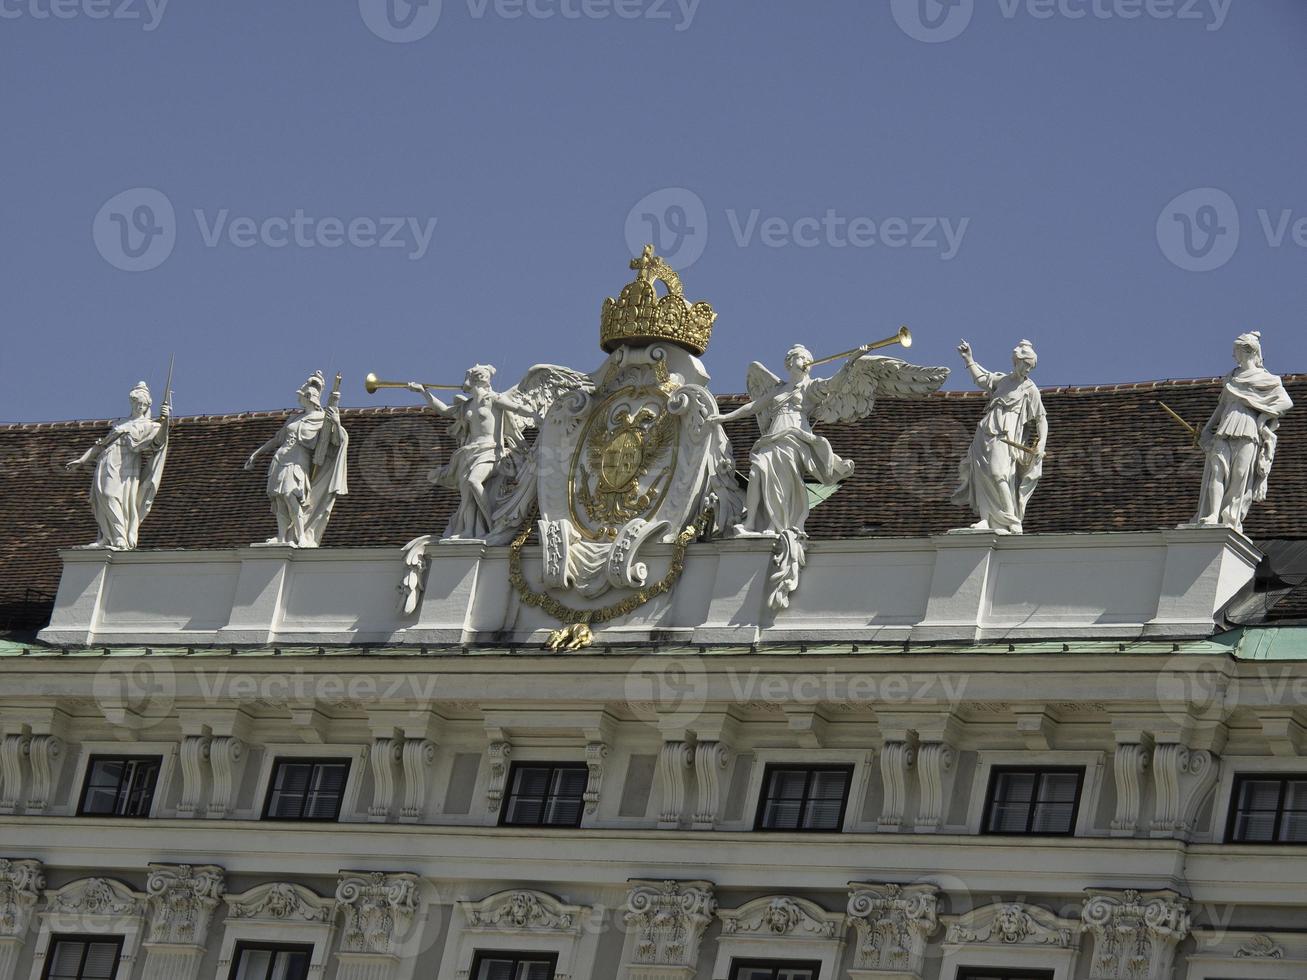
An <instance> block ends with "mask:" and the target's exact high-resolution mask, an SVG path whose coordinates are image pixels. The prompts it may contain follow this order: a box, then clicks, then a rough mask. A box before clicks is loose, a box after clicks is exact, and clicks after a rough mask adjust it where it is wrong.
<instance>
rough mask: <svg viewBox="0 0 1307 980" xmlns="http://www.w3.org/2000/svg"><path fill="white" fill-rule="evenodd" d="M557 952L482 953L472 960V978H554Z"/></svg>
mask: <svg viewBox="0 0 1307 980" xmlns="http://www.w3.org/2000/svg"><path fill="white" fill-rule="evenodd" d="M557 963H558V954H557V953H483V952H480V951H478V952H477V954H476V958H475V959H474V960H473V961H472V974H471V978H472V980H554V967H555V965H556V964H557Z"/></svg>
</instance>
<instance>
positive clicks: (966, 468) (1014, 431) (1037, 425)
mask: <svg viewBox="0 0 1307 980" xmlns="http://www.w3.org/2000/svg"><path fill="white" fill-rule="evenodd" d="M958 353H959V354H961V355H962V361H963V363H964V364H966V366H967V371H968V372H969V373H970V374H971V380H972V381H974V382H975V383H976V387H978V388H980V389H981V390H982V391H984V392H985V393H986V394H987V395H988V396H989V400H988V402H987V403H986V405H985V414H984V415H983V416H981V419H980V422H979V424H978V425H977V426H976V434H975V436H974V437H973V438H972V440H971V447H970V448H969V449H968V450H967V455H966V456H965V457H963V459H962V462H961V463H960V464H959V466H958V478H959V483H958V488H957V490H955V491H954V493H953V503H955V504H957V505H958V506H959V507H968V508H970V509H971V511H972V513H974V514H976V515H978V516H979V517H980V520H978V521H976V523H974V524H972V525H971V526H970V528H966V529H965V530H974V531H995V532H997V533H999V534H1020V533H1021V532H1022V522H1023V521H1024V519H1025V514H1026V505H1027V504H1028V503H1029V502H1030V497H1031V495H1032V494H1033V493H1034V492H1035V487H1036V485H1037V484H1038V483H1039V478H1040V476H1042V475H1043V471H1044V447H1045V446H1046V445H1047V443H1048V417H1047V416H1046V415H1045V414H1044V402H1043V400H1042V399H1041V398H1040V397H1039V388H1038V387H1037V386H1036V385H1035V383H1034V382H1033V381H1032V380H1030V372H1031V371H1033V370H1034V369H1035V365H1036V364H1038V363H1039V358H1038V357H1037V356H1036V354H1035V348H1034V345H1032V344H1031V343H1030V341H1028V340H1023V341H1021V343H1019V344H1017V346H1016V347H1015V348H1014V349H1013V351H1012V372H1011V373H1010V374H1003V373H1002V372H999V371H986V370H985V369H984V368H983V367H981V366H980V365H979V364H977V363H976V359H975V358H974V357H972V355H971V345H970V344H969V343H967V342H966V341H965V340H964V341H962V343H961V344H960V345H959V346H958Z"/></svg>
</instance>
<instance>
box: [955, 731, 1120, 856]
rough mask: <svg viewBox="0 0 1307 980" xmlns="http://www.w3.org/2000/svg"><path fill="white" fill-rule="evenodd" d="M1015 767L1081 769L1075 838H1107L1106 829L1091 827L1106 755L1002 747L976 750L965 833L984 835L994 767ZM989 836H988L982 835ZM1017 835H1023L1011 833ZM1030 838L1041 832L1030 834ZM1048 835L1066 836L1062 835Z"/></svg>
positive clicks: (1096, 806)
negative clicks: (1032, 750) (1081, 778)
mask: <svg viewBox="0 0 1307 980" xmlns="http://www.w3.org/2000/svg"><path fill="white" fill-rule="evenodd" d="M1013 766H1015V767H1019V768H1022V769H1059V768H1061V769H1068V768H1083V769H1084V770H1085V776H1084V779H1083V780H1082V781H1081V783H1080V805H1079V806H1078V807H1077V808H1076V823H1075V832H1074V833H1073V834H1071V835H1070V836H1071V838H1076V837H1107V836H1109V833H1108V830H1107V829H1106V828H1102V827H1095V826H1093V819H1094V814H1095V813H1097V812H1098V805H1099V802H1100V798H1101V797H1102V794H1103V782H1104V779H1105V778H1106V775H1107V768H1108V757H1107V754H1106V753H1104V752H1095V751H1088V752H1058V751H1052V752H1039V753H1037V752H1031V751H1029V750H1022V749H1016V750H1010V749H1005V750H1001V751H995V750H992V749H982V750H981V751H980V752H978V753H977V758H976V774H975V776H974V777H973V778H972V782H971V804H970V806H969V807H968V808H967V826H966V833H967V834H970V835H982V834H984V829H983V828H984V822H985V810H986V807H987V804H988V803H989V784H990V777H991V774H992V773H993V770H994V769H995V768H1008V767H1013ZM985 836H990V835H985ZM1015 836H1017V837H1021V836H1023V835H1020V834H1018V835H1015ZM1030 836H1032V837H1040V836H1043V835H1039V834H1032V835H1030ZM1050 836H1055V837H1066V836H1067V835H1065V834H1054V835H1050Z"/></svg>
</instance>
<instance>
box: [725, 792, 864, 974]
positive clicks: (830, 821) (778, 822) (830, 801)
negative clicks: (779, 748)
mask: <svg viewBox="0 0 1307 980" xmlns="http://www.w3.org/2000/svg"><path fill="white" fill-rule="evenodd" d="M851 775H852V773H851V771H850V770H849V769H847V768H838V769H836V768H818V767H814V768H811V769H797V768H792V767H786V768H783V769H771V768H769V769H768V770H767V771H766V775H765V777H764V779H763V789H764V793H765V795H764V796H763V799H762V800H761V801H760V803H759V807H758V823H757V826H758V828H759V829H760V830H839V829H840V824H841V822H842V820H841V818H842V816H843V812H844V802H845V800H846V799H847V798H848V792H849V780H850V778H851ZM749 968H750V969H752V967H749Z"/></svg>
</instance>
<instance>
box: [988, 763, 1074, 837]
mask: <svg viewBox="0 0 1307 980" xmlns="http://www.w3.org/2000/svg"><path fill="white" fill-rule="evenodd" d="M1084 778H1085V771H1084V770H1083V769H1008V768H998V767H995V768H994V769H993V771H992V772H991V773H990V777H989V796H988V798H987V800H986V804H985V823H984V832H985V833H987V834H1036V835H1045V836H1052V837H1056V836H1064V837H1066V836H1070V835H1072V834H1074V833H1075V832H1076V811H1077V810H1078V809H1079V808H1080V787H1081V785H1082V784H1083V782H1084Z"/></svg>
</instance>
